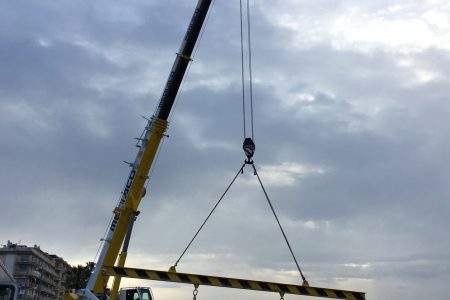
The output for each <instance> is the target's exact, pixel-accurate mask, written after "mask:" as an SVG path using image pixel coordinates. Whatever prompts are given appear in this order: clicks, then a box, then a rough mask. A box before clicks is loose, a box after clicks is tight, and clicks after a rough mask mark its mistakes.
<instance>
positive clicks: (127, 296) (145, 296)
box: [0, 287, 154, 300]
mask: <svg viewBox="0 0 450 300" xmlns="http://www.w3.org/2000/svg"><path fill="white" fill-rule="evenodd" d="M0 300H2V299H0ZM119 300H154V298H153V293H152V290H151V289H150V288H144V287H127V288H121V289H120V291H119Z"/></svg>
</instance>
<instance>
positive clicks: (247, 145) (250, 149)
mask: <svg viewBox="0 0 450 300" xmlns="http://www.w3.org/2000/svg"><path fill="white" fill-rule="evenodd" d="M249 2H250V1H249V0H247V38H248V69H249V95H250V123H251V138H248V137H247V135H246V110H245V108H246V105H245V104H246V103H245V95H246V93H245V68H244V34H243V31H244V30H243V23H244V22H243V9H242V7H243V6H242V0H240V23H241V75H242V78H241V79H242V115H243V131H244V144H243V149H244V153H245V155H246V156H247V160H245V163H244V164H243V165H242V166H241V168H240V169H239V171H238V172H237V174H236V175H235V176H234V178H233V180H232V181H231V183H230V184H229V185H228V187H227V188H226V189H225V192H224V193H223V194H222V196H221V197H220V198H219V200H218V201H217V202H216V204H215V205H214V206H213V208H212V210H211V211H210V213H209V214H208V216H207V217H206V219H205V220H204V221H203V223H202V225H201V226H200V228H199V229H198V230H197V232H196V233H195V235H194V237H193V238H192V239H191V241H190V242H189V243H188V245H187V246H186V248H185V249H184V251H183V252H182V254H181V255H180V257H179V258H178V260H177V261H176V262H175V264H174V265H173V266H172V267H170V270H173V271H175V268H176V267H177V266H178V263H179V262H180V260H181V259H182V258H183V256H184V254H185V253H186V252H187V250H188V249H189V247H190V246H191V244H192V243H193V242H194V240H195V238H196V237H197V236H198V234H199V233H200V231H201V230H202V229H203V227H204V226H205V224H206V222H207V221H208V220H209V218H210V217H211V215H212V214H213V213H214V211H215V210H216V208H217V207H218V206H219V204H220V202H221V201H222V200H223V198H224V197H225V195H226V194H227V192H228V191H229V189H230V188H231V186H232V185H233V183H234V182H235V181H236V179H237V177H238V176H239V174H242V173H243V172H244V167H245V165H247V164H249V165H252V167H253V174H254V175H255V176H256V177H257V178H258V182H259V184H260V186H261V189H262V190H263V192H264V195H265V197H266V200H267V202H268V204H269V206H270V209H271V210H272V213H273V215H274V217H275V220H276V221H277V223H278V226H279V228H280V230H281V233H282V235H283V237H284V240H285V242H286V244H287V246H288V248H289V251H290V252H291V255H292V258H293V259H294V262H295V265H296V267H297V270H298V272H299V273H300V276H301V278H302V280H303V285H305V286H308V285H309V284H308V281H307V280H306V277H305V276H304V275H303V272H302V270H301V268H300V265H299V263H298V261H297V258H296V257H295V254H294V252H293V250H292V247H291V244H290V243H289V240H288V238H287V236H286V234H285V232H284V229H283V227H282V226H281V223H280V220H279V219H278V216H277V214H276V212H275V209H274V207H273V205H272V202H271V201H270V198H269V196H268V194H267V191H266V189H265V188H264V185H263V183H262V181H261V178H260V177H259V174H258V172H257V170H256V167H255V164H254V162H253V160H252V157H253V154H254V152H255V144H254V142H253V139H254V126H253V123H254V122H253V78H252V76H253V75H252V48H251V25H250V4H249ZM196 291H197V289H195V291H194V299H196V293H195V292H196Z"/></svg>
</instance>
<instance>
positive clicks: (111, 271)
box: [103, 267, 366, 300]
mask: <svg viewBox="0 0 450 300" xmlns="http://www.w3.org/2000/svg"><path fill="white" fill-rule="evenodd" d="M103 272H104V274H105V275H107V276H116V277H128V278H137V279H148V280H156V281H167V282H175V283H187V284H193V285H194V286H195V287H198V286H200V285H208V286H217V287H225V288H235V289H245V290H253V291H263V292H274V293H279V294H280V295H281V296H282V297H283V296H284V295H285V294H294V295H302V296H313V297H322V298H331V299H348V300H365V299H366V294H365V293H363V292H355V291H346V290H337V289H329V288H321V287H313V286H307V285H295V284H284V283H276V282H267V281H257V280H247V279H238V278H229V277H218V276H210V275H199V274H188V273H179V272H173V271H157V270H145V269H136V268H119V267H103Z"/></svg>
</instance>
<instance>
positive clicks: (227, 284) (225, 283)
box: [217, 277, 242, 287]
mask: <svg viewBox="0 0 450 300" xmlns="http://www.w3.org/2000/svg"><path fill="white" fill-rule="evenodd" d="M217 279H218V280H219V282H220V284H221V285H222V286H224V287H232V285H231V282H230V281H229V280H228V279H226V278H222V277H219V278H217ZM241 285H242V284H241Z"/></svg>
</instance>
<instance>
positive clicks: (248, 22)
mask: <svg viewBox="0 0 450 300" xmlns="http://www.w3.org/2000/svg"><path fill="white" fill-rule="evenodd" d="M247 42H248V73H249V81H250V82H249V84H250V123H251V125H252V140H253V142H254V141H255V136H254V130H253V72H252V39H251V17H250V0H247Z"/></svg>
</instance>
